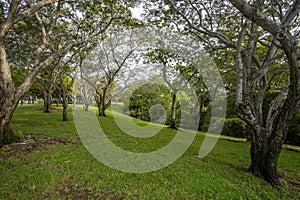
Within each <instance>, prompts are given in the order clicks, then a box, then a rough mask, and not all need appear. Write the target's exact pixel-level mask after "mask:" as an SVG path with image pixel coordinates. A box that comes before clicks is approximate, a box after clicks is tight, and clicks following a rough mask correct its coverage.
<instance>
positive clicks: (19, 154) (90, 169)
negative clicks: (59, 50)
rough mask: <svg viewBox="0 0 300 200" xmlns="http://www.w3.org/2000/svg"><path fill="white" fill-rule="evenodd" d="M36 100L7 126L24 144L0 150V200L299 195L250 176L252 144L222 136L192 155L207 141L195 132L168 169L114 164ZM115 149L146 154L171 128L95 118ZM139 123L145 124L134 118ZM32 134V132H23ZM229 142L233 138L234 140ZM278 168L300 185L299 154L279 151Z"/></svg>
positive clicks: (293, 188)
mask: <svg viewBox="0 0 300 200" xmlns="http://www.w3.org/2000/svg"><path fill="white" fill-rule="evenodd" d="M41 107H42V106H41V105H23V106H22V107H19V108H18V109H17V111H16V113H15V115H14V118H13V121H12V127H13V129H14V130H15V132H16V133H17V134H19V135H21V136H23V137H24V144H19V145H9V146H6V147H4V148H2V149H1V150H0V160H1V165H0V169H1V175H0V199H300V189H299V186H298V187H296V186H289V185H288V184H284V183H285V182H284V180H282V182H283V185H284V186H282V187H278V188H274V187H272V186H270V185H269V184H267V183H266V182H265V181H263V180H261V179H259V178H256V177H254V176H252V175H251V174H249V173H247V167H248V166H249V163H250V161H249V160H250V156H249V144H247V143H245V142H241V141H239V140H235V141H230V140H228V138H224V139H222V138H221V139H219V141H218V143H217V145H216V146H215V148H214V149H213V151H212V152H211V153H210V154H209V155H208V156H207V157H205V158H202V159H200V160H199V159H195V157H194V156H195V155H196V154H197V153H198V152H199V149H200V146H201V143H202V141H203V138H204V134H203V133H199V134H198V135H197V136H196V138H195V140H194V142H193V144H192V145H191V147H190V148H189V149H188V151H187V152H186V153H185V154H184V155H183V156H182V157H180V158H179V159H178V160H177V161H176V162H175V163H173V164H171V165H170V166H168V167H166V168H164V169H161V170H159V171H154V172H150V173H143V174H131V173H124V172H119V171H116V170H114V169H111V168H109V167H107V166H105V165H104V164H102V163H101V162H99V161H98V160H96V159H95V158H94V157H93V156H92V155H91V154H90V153H89V152H88V151H87V150H86V149H85V147H84V146H83V145H82V144H81V142H80V139H79V137H78V135H77V132H76V128H75V126H74V122H73V120H72V115H71V111H70V114H69V117H70V121H68V122H62V116H61V112H60V110H57V111H56V112H53V113H42V110H41V109H40V108H41ZM99 121H100V124H101V127H102V128H103V129H104V130H105V133H107V135H108V136H109V138H110V139H111V140H112V141H113V142H114V143H115V144H117V145H118V146H120V147H122V148H124V149H127V150H134V151H140V152H149V151H152V150H155V149H156V148H157V147H162V146H164V145H166V144H167V143H168V142H169V141H170V140H171V139H172V138H173V136H174V135H175V134H176V131H173V130H170V129H168V128H164V129H163V130H162V131H161V132H160V133H159V134H157V135H156V136H154V137H152V138H149V139H135V138H133V137H127V136H126V135H125V134H123V133H122V131H120V130H119V129H118V128H117V127H116V124H115V121H114V119H113V118H112V117H111V115H110V114H109V116H108V117H105V118H99ZM136 123H138V124H140V125H145V124H147V123H146V122H141V121H138V120H136ZM28 134H30V136H28ZM233 140H234V139H233ZM278 169H279V171H280V172H281V173H284V174H285V175H286V176H288V177H289V178H290V179H292V180H294V181H297V182H300V153H299V152H297V151H290V150H285V149H284V150H283V151H282V154H281V156H280V159H279V163H278Z"/></svg>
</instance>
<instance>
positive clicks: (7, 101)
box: [0, 88, 20, 147]
mask: <svg viewBox="0 0 300 200" xmlns="http://www.w3.org/2000/svg"><path fill="white" fill-rule="evenodd" d="M7 91H8V92H4V91H2V90H1V88H0V97H1V98H0V123H1V124H0V147H2V146H3V145H6V144H10V143H14V142H18V141H20V137H18V136H17V135H15V134H14V132H13V130H12V129H11V127H10V120H11V119H12V117H13V114H14V112H15V110H16V108H17V105H18V101H16V100H15V99H14V97H15V95H14V90H13V89H11V90H7Z"/></svg>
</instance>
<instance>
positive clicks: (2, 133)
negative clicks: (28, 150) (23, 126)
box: [0, 124, 20, 147]
mask: <svg viewBox="0 0 300 200" xmlns="http://www.w3.org/2000/svg"><path fill="white" fill-rule="evenodd" d="M19 141H20V137H19V136H17V135H15V134H14V132H13V130H12V129H11V127H10V125H9V124H6V125H3V126H2V125H1V126H0V147H2V146H4V145H6V144H11V143H15V142H19Z"/></svg>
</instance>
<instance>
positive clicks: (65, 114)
mask: <svg viewBox="0 0 300 200" xmlns="http://www.w3.org/2000/svg"><path fill="white" fill-rule="evenodd" d="M62 101H63V102H62V103H63V111H62V115H63V121H69V118H68V112H67V110H68V97H67V95H66V90H65V89H62Z"/></svg>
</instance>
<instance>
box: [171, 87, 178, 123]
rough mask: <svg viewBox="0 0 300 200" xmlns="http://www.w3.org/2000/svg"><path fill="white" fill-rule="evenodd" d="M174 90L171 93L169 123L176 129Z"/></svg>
mask: <svg viewBox="0 0 300 200" xmlns="http://www.w3.org/2000/svg"><path fill="white" fill-rule="evenodd" d="M176 98H177V96H176V92H173V94H172V108H171V123H170V128H173V129H176Z"/></svg>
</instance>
